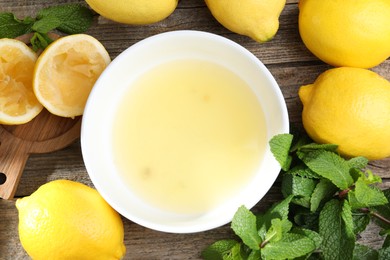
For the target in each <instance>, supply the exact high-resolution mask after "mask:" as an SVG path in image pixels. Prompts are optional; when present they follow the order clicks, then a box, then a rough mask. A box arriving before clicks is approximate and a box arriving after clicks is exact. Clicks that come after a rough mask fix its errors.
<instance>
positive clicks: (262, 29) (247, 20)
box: [205, 0, 286, 42]
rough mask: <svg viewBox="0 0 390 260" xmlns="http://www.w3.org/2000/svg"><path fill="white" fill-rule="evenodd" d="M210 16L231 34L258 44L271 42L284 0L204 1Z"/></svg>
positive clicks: (276, 28) (277, 26)
mask: <svg viewBox="0 0 390 260" xmlns="http://www.w3.org/2000/svg"><path fill="white" fill-rule="evenodd" d="M205 2H206V4H207V7H208V8H209V9H210V12H211V14H212V15H213V16H214V18H215V19H217V21H218V22H219V23H220V24H222V25H223V26H224V27H226V28H227V29H229V30H230V31H232V32H235V33H238V34H241V35H246V36H249V37H251V38H252V39H254V40H256V41H258V42H266V41H269V40H271V39H272V38H273V37H274V36H275V34H276V32H277V31H278V29H279V16H280V13H281V12H282V10H283V8H284V6H285V5H286V0H273V1H269V0H206V1H205Z"/></svg>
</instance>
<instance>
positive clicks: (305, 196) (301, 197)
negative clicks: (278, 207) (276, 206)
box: [282, 174, 317, 208]
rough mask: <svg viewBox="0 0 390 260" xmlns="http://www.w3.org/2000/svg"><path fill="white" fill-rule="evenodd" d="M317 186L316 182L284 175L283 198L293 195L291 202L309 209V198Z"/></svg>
mask: <svg viewBox="0 0 390 260" xmlns="http://www.w3.org/2000/svg"><path fill="white" fill-rule="evenodd" d="M316 185H317V180H314V179H309V178H304V177H300V176H297V175H295V176H294V175H291V174H284V176H283V180H282V194H283V196H284V197H287V196H289V195H294V198H293V199H292V202H293V203H295V204H298V205H301V206H303V207H306V208H309V207H310V198H311V195H312V193H313V191H314V188H315V187H316Z"/></svg>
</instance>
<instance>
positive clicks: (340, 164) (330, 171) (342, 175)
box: [297, 150, 353, 190]
mask: <svg viewBox="0 0 390 260" xmlns="http://www.w3.org/2000/svg"><path fill="white" fill-rule="evenodd" d="M297 155H298V157H299V158H300V159H301V160H302V161H303V162H304V163H305V164H306V165H307V166H308V167H309V168H310V169H311V170H312V171H314V172H315V173H317V174H319V175H321V176H322V177H324V178H327V179H329V180H330V181H331V182H333V183H334V184H335V185H336V186H337V187H338V188H340V189H342V190H345V189H347V188H348V187H350V186H351V185H352V184H353V179H352V177H351V175H350V173H349V169H350V167H349V165H348V163H347V162H346V161H345V160H344V159H343V158H341V157H340V156H339V155H337V154H335V153H333V152H329V151H325V150H315V151H311V152H308V153H303V152H297Z"/></svg>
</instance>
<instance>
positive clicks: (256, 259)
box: [247, 250, 261, 260]
mask: <svg viewBox="0 0 390 260" xmlns="http://www.w3.org/2000/svg"><path fill="white" fill-rule="evenodd" d="M260 259H261V252H260V251H259V250H253V251H251V253H250V254H249V256H248V259H247V260H260Z"/></svg>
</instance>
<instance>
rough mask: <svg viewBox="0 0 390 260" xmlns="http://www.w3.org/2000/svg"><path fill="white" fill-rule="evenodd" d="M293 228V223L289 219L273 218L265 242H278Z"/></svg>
mask: <svg viewBox="0 0 390 260" xmlns="http://www.w3.org/2000/svg"><path fill="white" fill-rule="evenodd" d="M291 228H292V223H291V222H290V221H289V220H288V219H283V220H282V219H279V218H275V219H272V220H271V227H270V228H269V229H268V232H267V234H266V235H265V242H267V243H268V242H277V241H279V240H281V239H282V238H283V236H284V234H286V233H287V232H289V231H290V230H291Z"/></svg>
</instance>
